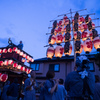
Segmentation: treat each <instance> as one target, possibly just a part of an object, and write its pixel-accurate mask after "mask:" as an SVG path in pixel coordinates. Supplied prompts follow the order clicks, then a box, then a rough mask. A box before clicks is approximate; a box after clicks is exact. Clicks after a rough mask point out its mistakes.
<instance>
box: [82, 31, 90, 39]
mask: <svg viewBox="0 0 100 100" xmlns="http://www.w3.org/2000/svg"><path fill="white" fill-rule="evenodd" d="M88 37H89V32H88V31H83V32H82V40H83V41H85V40H86V39H87V38H88Z"/></svg>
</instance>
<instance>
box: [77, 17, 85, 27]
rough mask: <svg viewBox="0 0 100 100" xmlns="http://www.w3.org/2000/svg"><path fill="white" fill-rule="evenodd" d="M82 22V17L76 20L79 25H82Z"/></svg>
mask: <svg viewBox="0 0 100 100" xmlns="http://www.w3.org/2000/svg"><path fill="white" fill-rule="evenodd" d="M84 21H85V19H84V17H79V18H78V23H79V25H80V24H82V23H83V22H84Z"/></svg>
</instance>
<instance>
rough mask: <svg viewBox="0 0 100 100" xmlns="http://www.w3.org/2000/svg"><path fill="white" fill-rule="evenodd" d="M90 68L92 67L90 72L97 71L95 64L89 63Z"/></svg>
mask: <svg viewBox="0 0 100 100" xmlns="http://www.w3.org/2000/svg"><path fill="white" fill-rule="evenodd" d="M89 67H90V69H89V70H90V71H95V68H94V63H93V62H90V63H89Z"/></svg>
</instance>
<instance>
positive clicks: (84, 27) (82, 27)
mask: <svg viewBox="0 0 100 100" xmlns="http://www.w3.org/2000/svg"><path fill="white" fill-rule="evenodd" d="M87 28H88V26H87V24H86V23H82V24H81V32H83V31H84V30H87Z"/></svg>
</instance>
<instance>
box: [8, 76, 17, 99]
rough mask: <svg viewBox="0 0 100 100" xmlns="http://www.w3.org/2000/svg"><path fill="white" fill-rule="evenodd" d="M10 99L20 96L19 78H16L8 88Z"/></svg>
mask: <svg viewBox="0 0 100 100" xmlns="http://www.w3.org/2000/svg"><path fill="white" fill-rule="evenodd" d="M7 94H8V99H7V100H17V99H18V96H19V85H18V79H17V78H15V79H14V82H13V83H12V84H11V85H10V86H9V87H8V90H7Z"/></svg>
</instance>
